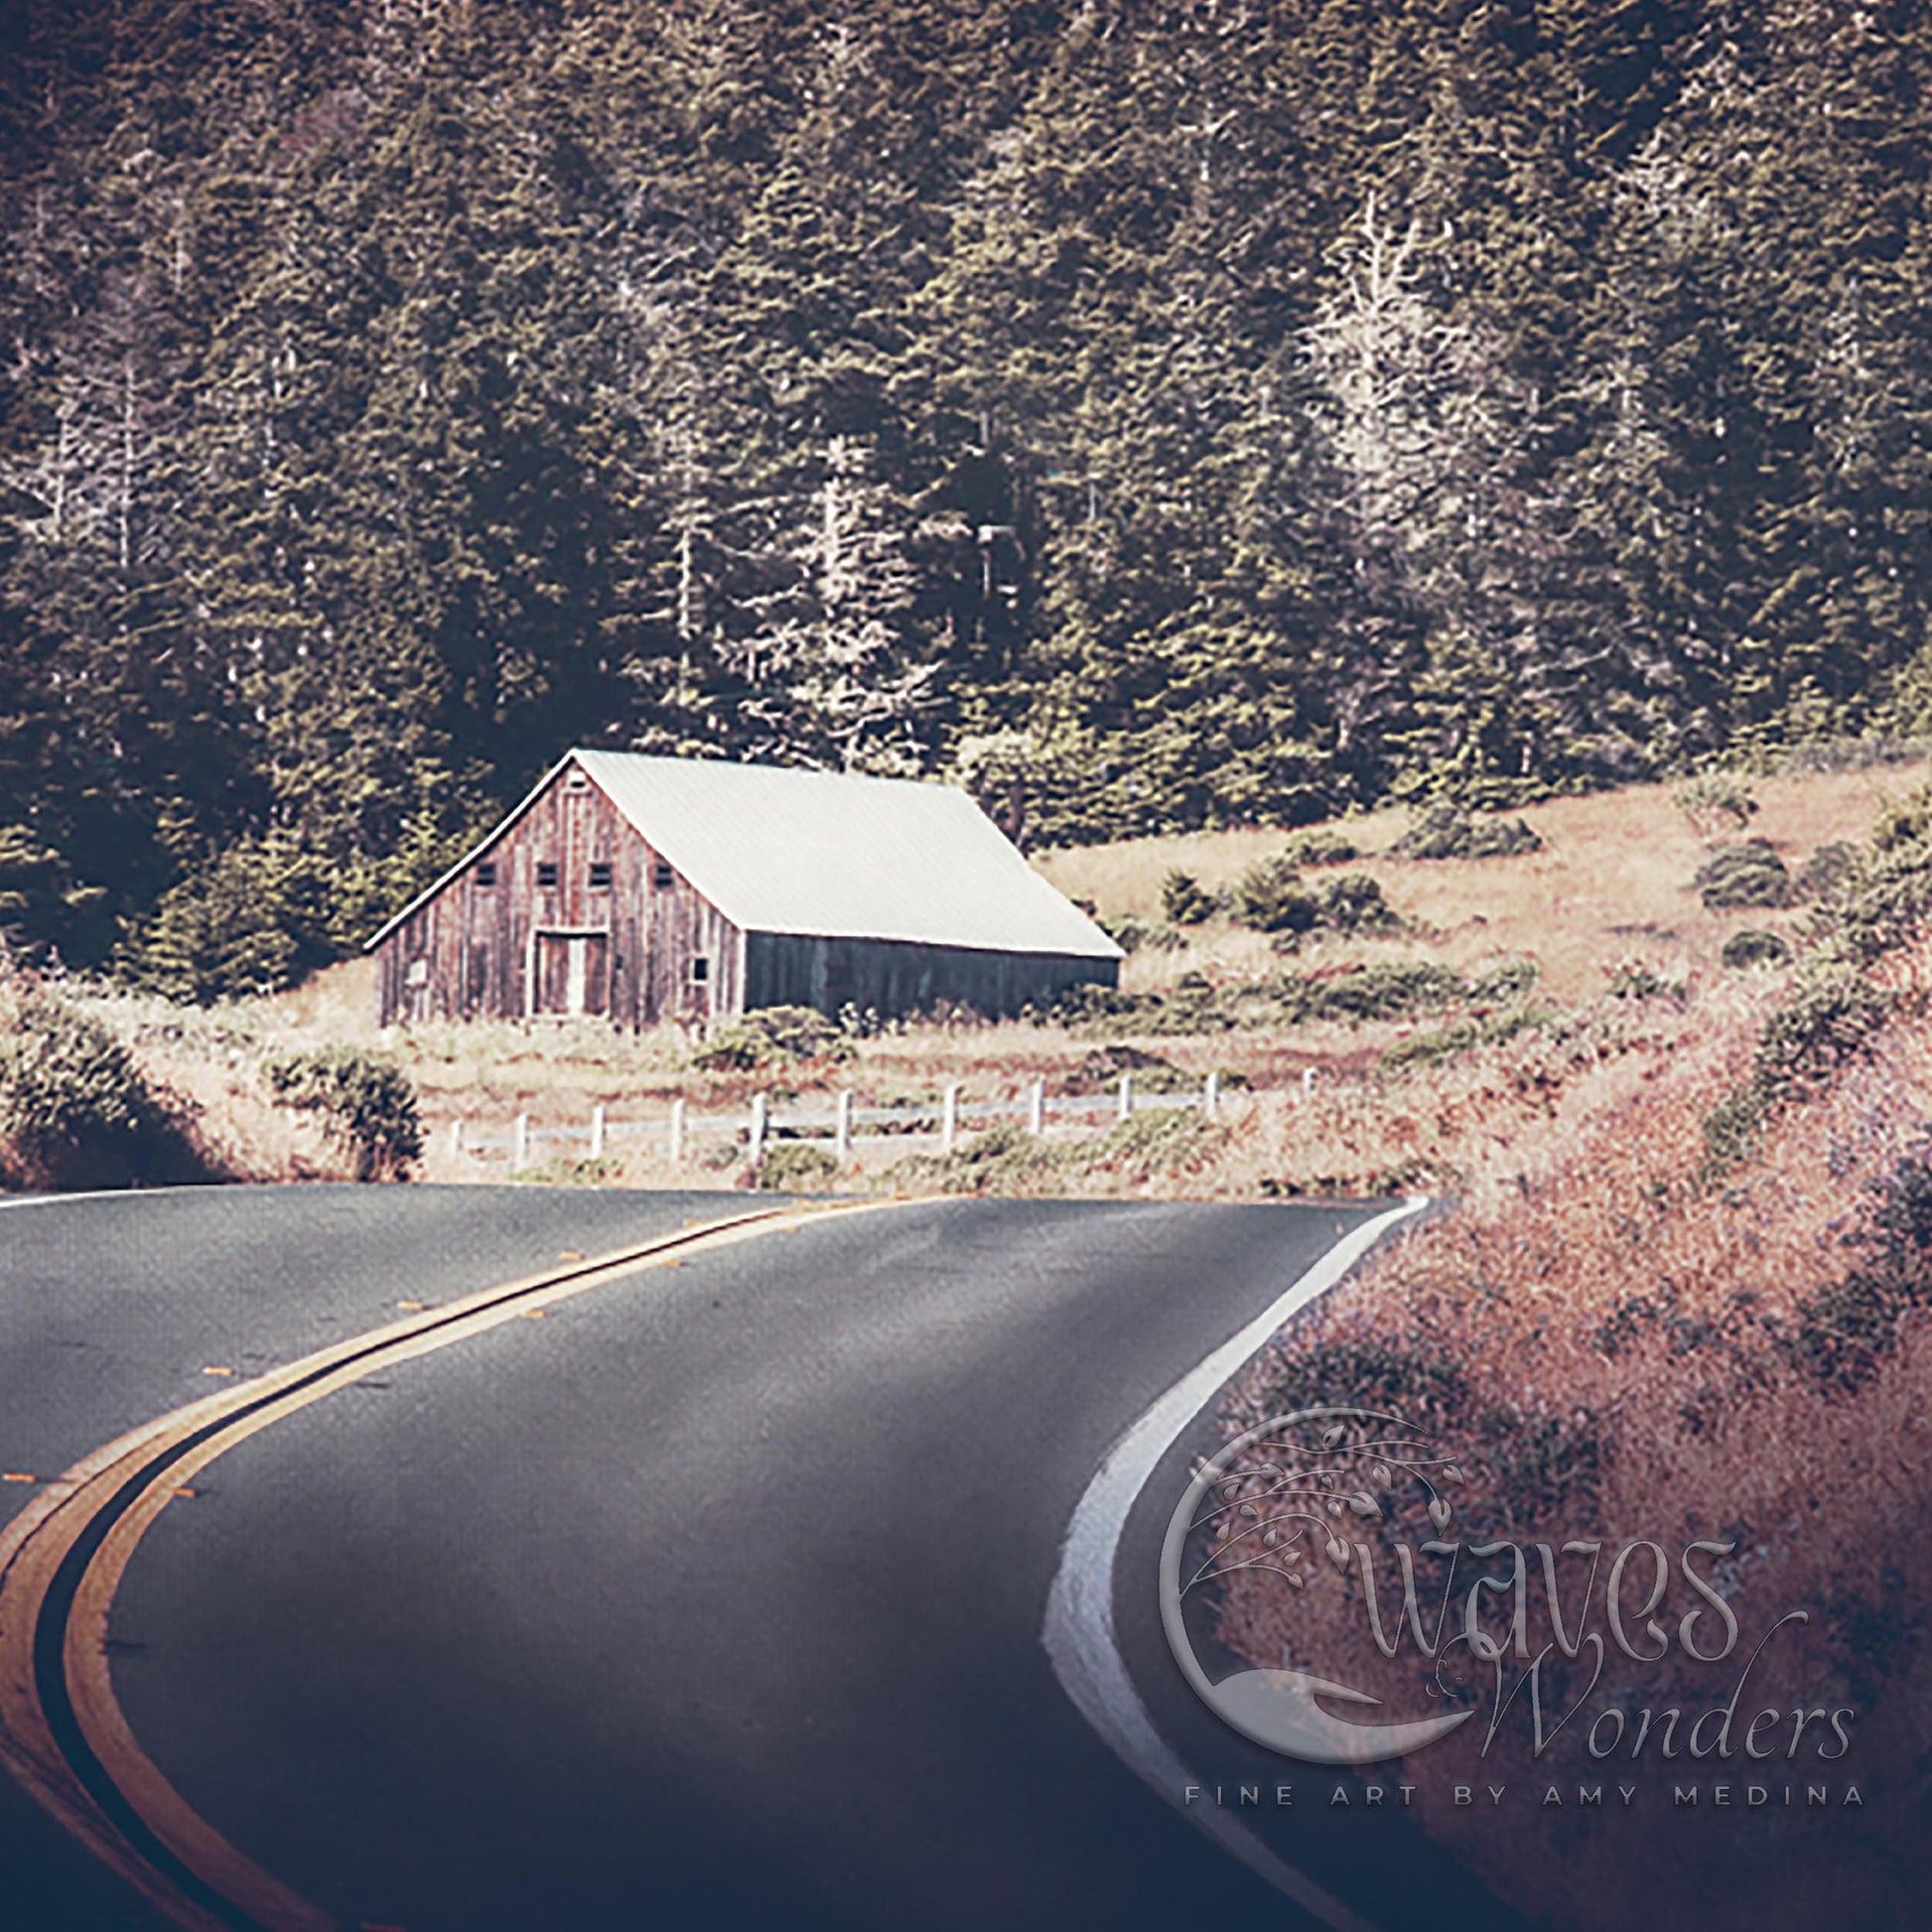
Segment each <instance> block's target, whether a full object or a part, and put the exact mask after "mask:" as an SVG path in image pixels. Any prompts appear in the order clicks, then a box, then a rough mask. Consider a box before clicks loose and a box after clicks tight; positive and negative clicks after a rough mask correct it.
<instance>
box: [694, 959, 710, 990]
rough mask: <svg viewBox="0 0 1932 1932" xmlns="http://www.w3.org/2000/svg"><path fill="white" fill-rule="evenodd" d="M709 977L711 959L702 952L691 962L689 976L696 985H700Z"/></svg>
mask: <svg viewBox="0 0 1932 1932" xmlns="http://www.w3.org/2000/svg"><path fill="white" fill-rule="evenodd" d="M710 977H711V961H710V960H708V959H707V958H706V957H705V956H704V954H703V953H700V954H699V955H698V956H697V958H696V959H694V960H693V961H692V962H691V978H692V980H693V982H694V983H696V984H698V985H702V984H703V983H704V982H705V981H706V980H708V979H709V978H710Z"/></svg>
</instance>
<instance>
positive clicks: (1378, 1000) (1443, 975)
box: [1282, 959, 1469, 1021]
mask: <svg viewBox="0 0 1932 1932" xmlns="http://www.w3.org/2000/svg"><path fill="white" fill-rule="evenodd" d="M1468 990H1469V989H1468V985H1467V983H1466V982H1465V981H1464V980H1463V978H1462V976H1461V975H1460V974H1459V973H1457V972H1456V971H1455V970H1454V969H1453V968H1451V967H1449V966H1444V965H1440V964H1438V963H1437V962H1436V961H1435V960H1428V959H1385V960H1377V961H1375V962H1374V963H1372V964H1370V965H1367V966H1361V967H1358V968H1357V969H1356V970H1355V971H1354V972H1352V973H1337V974H1334V975H1332V976H1328V977H1321V978H1317V977H1314V976H1312V975H1311V976H1310V977H1308V978H1303V979H1289V980H1287V981H1285V982H1284V984H1283V988H1282V1004H1283V1006H1284V1008H1285V1009H1286V1010H1287V1012H1288V1014H1289V1017H1290V1018H1291V1019H1293V1020H1297V1021H1304V1020H1394V1019H1399V1018H1400V1017H1401V1016H1402V1015H1404V1014H1408V1013H1418V1012H1423V1011H1426V1010H1427V1009H1429V1008H1431V1007H1446V1006H1450V1005H1452V1004H1454V1003H1455V1002H1456V1001H1457V1000H1461V999H1464V998H1466V997H1467V995H1468Z"/></svg>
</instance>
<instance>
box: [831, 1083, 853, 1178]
mask: <svg viewBox="0 0 1932 1932" xmlns="http://www.w3.org/2000/svg"><path fill="white" fill-rule="evenodd" d="M834 1145H835V1146H836V1147H837V1149H838V1155H839V1159H840V1160H841V1161H843V1160H845V1159H846V1158H847V1157H848V1156H849V1155H850V1154H851V1152H852V1089H851V1088H850V1087H848V1088H846V1089H845V1091H844V1092H843V1093H841V1094H840V1095H839V1113H838V1127H837V1129H836V1131H835V1135H834Z"/></svg>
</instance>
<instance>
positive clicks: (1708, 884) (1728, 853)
mask: <svg viewBox="0 0 1932 1932" xmlns="http://www.w3.org/2000/svg"><path fill="white" fill-rule="evenodd" d="M1691 884H1692V885H1693V886H1694V887H1695V888H1696V889H1697V892H1698V895H1699V897H1701V898H1702V899H1703V900H1704V902H1705V904H1706V905H1707V906H1709V907H1710V908H1711V909H1712V910H1713V911H1714V912H1720V911H1725V910H1728V909H1729V908H1730V907H1733V906H1739V905H1789V904H1790V902H1791V875H1790V873H1789V872H1787V871H1786V870H1785V864H1784V861H1783V860H1782V859H1780V858H1779V857H1778V855H1777V853H1776V852H1774V851H1773V850H1772V848H1771V842H1770V840H1769V839H1745V840H1743V841H1742V842H1741V843H1740V844H1737V845H1726V846H1723V847H1721V848H1720V849H1719V850H1718V851H1716V852H1714V853H1713V854H1712V855H1711V857H1710V858H1709V859H1707V860H1706V861H1705V862H1704V864H1703V865H1702V866H1700V867H1699V868H1698V873H1697V877H1696V878H1695V879H1693V880H1692V882H1691Z"/></svg>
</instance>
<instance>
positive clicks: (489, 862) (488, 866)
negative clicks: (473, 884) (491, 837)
mask: <svg viewBox="0 0 1932 1932" xmlns="http://www.w3.org/2000/svg"><path fill="white" fill-rule="evenodd" d="M495 883H496V861H495V860H494V859H483V860H480V861H479V862H478V865H477V884H478V885H479V886H483V887H489V886H493V885H495Z"/></svg>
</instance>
